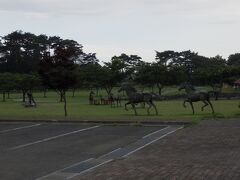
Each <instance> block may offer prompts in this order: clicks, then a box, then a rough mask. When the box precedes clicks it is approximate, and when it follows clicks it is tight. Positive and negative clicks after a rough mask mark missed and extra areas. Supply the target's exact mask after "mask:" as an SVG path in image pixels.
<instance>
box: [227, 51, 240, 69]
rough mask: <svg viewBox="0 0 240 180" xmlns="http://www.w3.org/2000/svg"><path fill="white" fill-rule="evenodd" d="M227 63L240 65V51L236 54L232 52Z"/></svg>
mask: <svg viewBox="0 0 240 180" xmlns="http://www.w3.org/2000/svg"><path fill="white" fill-rule="evenodd" d="M227 64H228V65H229V66H238V67H239V66H240V53H236V54H231V55H230V56H229V57H228V61H227Z"/></svg>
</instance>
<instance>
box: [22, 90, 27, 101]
mask: <svg viewBox="0 0 240 180" xmlns="http://www.w3.org/2000/svg"><path fill="white" fill-rule="evenodd" d="M22 93H23V102H24V103H25V102H26V91H25V90H23V91H22Z"/></svg>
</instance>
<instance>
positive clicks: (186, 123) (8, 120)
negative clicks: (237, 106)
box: [0, 119, 193, 126]
mask: <svg viewBox="0 0 240 180" xmlns="http://www.w3.org/2000/svg"><path fill="white" fill-rule="evenodd" d="M0 122H5V123H16V122H25V123H27V122H30V123H41V122H42V123H66V124H67V123H79V124H86V123H89V124H113V125H136V124H139V125H152V126H156V125H159V126H161V125H183V126H186V125H191V124H193V123H192V122H190V121H141V120H140V121H137V120H133V121H123V120H119V121H117V120H116V121H107V120H106V121H104V120H99V121H97V120H51V119H49V120H48V119H44V120H21V119H16V120H14V119H5V120H0Z"/></svg>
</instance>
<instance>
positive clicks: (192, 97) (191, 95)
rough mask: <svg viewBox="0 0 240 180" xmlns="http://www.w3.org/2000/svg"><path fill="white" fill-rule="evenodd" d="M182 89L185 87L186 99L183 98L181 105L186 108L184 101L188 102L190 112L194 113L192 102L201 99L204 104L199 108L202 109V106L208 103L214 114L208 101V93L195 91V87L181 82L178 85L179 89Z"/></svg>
mask: <svg viewBox="0 0 240 180" xmlns="http://www.w3.org/2000/svg"><path fill="white" fill-rule="evenodd" d="M182 89H185V91H186V93H187V99H185V100H184V102H183V107H185V108H186V102H188V103H189V104H190V105H191V108H192V112H193V114H194V113H195V111H194V107H193V102H198V101H202V102H203V103H204V105H203V106H202V108H201V110H202V111H203V110H204V108H205V107H206V106H208V105H210V106H211V109H212V113H213V114H214V109H213V105H212V103H211V101H210V95H209V93H207V92H196V89H195V88H194V87H193V86H192V85H191V84H189V83H182V84H181V85H180V87H179V91H181V90H182Z"/></svg>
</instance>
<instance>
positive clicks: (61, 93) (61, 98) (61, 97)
mask: <svg viewBox="0 0 240 180" xmlns="http://www.w3.org/2000/svg"><path fill="white" fill-rule="evenodd" d="M60 102H63V92H60Z"/></svg>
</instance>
